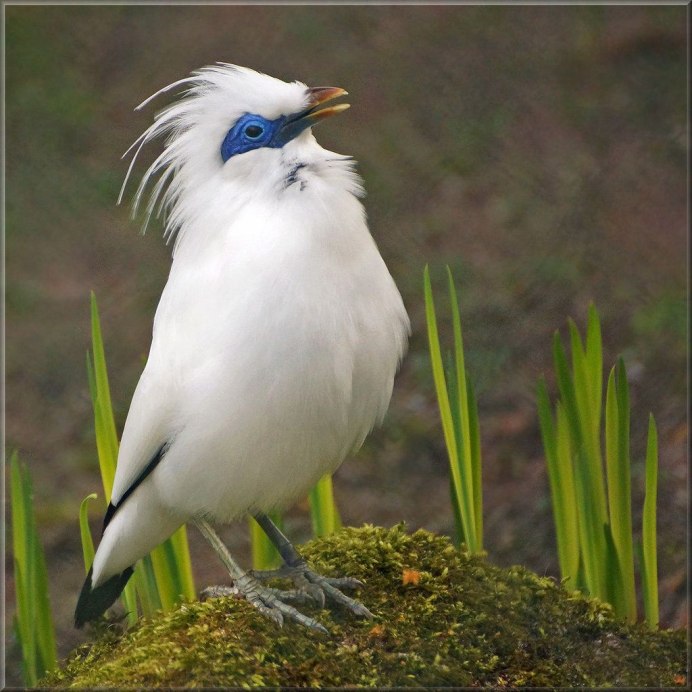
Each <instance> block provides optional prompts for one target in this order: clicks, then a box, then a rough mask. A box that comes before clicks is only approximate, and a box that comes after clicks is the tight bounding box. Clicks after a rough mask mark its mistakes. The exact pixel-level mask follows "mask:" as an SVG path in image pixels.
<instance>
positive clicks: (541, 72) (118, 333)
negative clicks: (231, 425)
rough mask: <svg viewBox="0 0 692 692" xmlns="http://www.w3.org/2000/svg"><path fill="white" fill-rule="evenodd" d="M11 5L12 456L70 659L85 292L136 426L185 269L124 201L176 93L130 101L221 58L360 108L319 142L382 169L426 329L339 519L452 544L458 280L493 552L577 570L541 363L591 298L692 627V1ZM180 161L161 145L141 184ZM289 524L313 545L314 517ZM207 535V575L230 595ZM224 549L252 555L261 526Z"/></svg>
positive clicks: (666, 610) (373, 200)
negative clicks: (176, 272) (653, 466)
mask: <svg viewBox="0 0 692 692" xmlns="http://www.w3.org/2000/svg"><path fill="white" fill-rule="evenodd" d="M4 9H5V31H6V35H5V51H6V53H5V58H6V62H5V70H6V83H5V88H6V106H5V108H6V110H5V118H6V171H5V172H6V188H5V192H6V201H5V204H6V208H5V211H6V219H5V220H6V229H5V231H6V241H5V242H6V268H5V270H6V303H5V311H6V312H5V319H6V354H5V358H6V360H5V364H6V445H7V449H10V450H11V449H14V448H16V449H18V450H19V452H20V455H21V457H22V459H23V460H24V461H25V462H27V463H28V465H29V468H30V470H31V472H32V474H33V477H34V484H35V495H36V507H37V512H38V522H39V531H40V533H41V536H42V539H43V542H44V546H45V548H46V551H47V562H48V572H49V576H50V579H51V582H52V590H51V602H52V605H53V609H54V613H55V619H56V625H57V628H58V635H59V648H60V654H61V655H64V654H66V653H67V651H69V649H70V648H71V647H73V646H74V645H75V644H77V643H79V642H80V641H84V640H85V639H86V635H85V634H84V633H83V632H76V631H75V630H73V628H72V612H73V608H74V604H75V601H76V597H77V593H78V590H79V588H80V586H81V583H82V580H83V577H84V570H83V566H82V555H81V547H80V540H79V531H78V524H77V512H78V508H79V503H80V501H81V500H82V498H83V497H84V496H85V495H86V494H88V493H89V492H92V491H96V492H98V493H99V494H102V489H101V487H100V477H99V473H98V467H97V459H96V452H95V447H94V436H93V425H92V411H91V403H90V400H89V392H88V383H87V377H86V371H85V352H86V350H87V348H88V347H89V344H90V333H89V291H90V290H91V289H93V290H94V291H95V292H96V295H97V298H98V300H99V304H100V308H101V319H102V325H103V330H104V337H105V343H106V354H107V357H108V365H109V369H110V376H111V387H112V394H113V399H114V406H115V411H116V418H117V422H118V426H119V429H122V424H123V422H124V419H125V416H126V413H127V409H128V405H129V401H130V397H131V395H132V392H133V390H134V387H135V384H136V382H137V379H138V377H139V374H140V372H141V370H142V367H143V363H144V360H145V358H146V355H147V351H148V347H149V340H150V334H151V322H152V318H153V314H154V310H155V308H156V304H157V301H158V297H159V294H160V292H161V289H162V287H163V285H164V283H165V281H166V276H167V272H168V268H169V263H170V248H169V247H166V245H165V244H164V242H163V240H162V238H161V233H160V231H161V228H160V225H157V224H153V225H152V226H150V228H149V231H148V233H147V234H146V235H145V236H142V235H141V234H140V233H139V229H140V221H139V220H137V221H135V222H133V221H131V220H130V219H129V211H130V210H129V203H130V200H131V193H132V190H130V191H129V193H130V194H129V195H128V196H127V197H126V198H127V200H128V201H127V204H124V205H123V206H121V207H117V206H116V205H115V201H116V198H117V194H118V190H119V187H120V184H121V182H122V179H123V177H124V174H125V170H126V166H127V162H126V161H121V159H120V157H121V155H122V153H123V152H124V151H125V150H126V149H127V147H128V146H129V144H130V143H131V142H132V141H133V140H134V139H135V138H136V137H137V135H138V134H139V133H140V132H141V131H142V130H143V129H144V128H145V127H146V126H147V125H148V123H149V122H150V121H151V118H152V116H153V113H154V112H155V111H156V109H158V108H160V107H162V106H163V105H165V103H167V102H168V101H167V99H165V98H164V99H163V100H160V101H159V102H157V103H155V104H154V105H153V106H152V107H150V108H148V109H146V110H145V111H143V112H136V113H135V112H133V108H134V107H135V106H136V105H137V104H138V103H140V102H141V101H142V100H143V99H144V98H146V97H147V96H148V95H150V94H151V93H153V92H154V91H156V90H157V89H158V88H160V87H161V86H163V85H166V84H168V83H170V82H172V81H174V80H176V79H178V78H180V77H183V76H185V75H187V74H188V73H189V72H190V71H191V70H193V69H195V68H198V67H201V66H203V65H206V64H209V63H213V62H215V61H227V62H233V63H237V64H241V65H246V66H249V67H252V68H254V69H257V70H260V71H264V72H267V73H269V74H272V75H274V76H277V77H280V78H283V79H286V80H293V79H299V80H301V81H304V82H306V83H307V84H308V85H322V84H330V85H335V86H342V87H344V88H346V89H348V91H349V92H350V96H349V101H350V102H351V104H352V108H351V110H350V111H349V112H348V113H347V114H346V115H345V116H343V117H341V118H338V119H335V120H333V121H331V122H330V123H329V124H328V125H327V126H323V127H322V128H320V129H319V130H318V131H317V136H318V139H319V140H320V143H321V144H322V145H323V146H325V147H326V148H329V149H333V150H335V151H338V152H341V153H345V154H353V155H354V156H355V157H356V158H357V159H358V161H359V162H360V172H361V174H362V175H363V177H364V179H365V186H366V189H367V191H368V196H367V198H366V200H365V204H366V206H367V210H368V213H369V218H370V224H371V228H372V232H373V235H374V237H375V239H376V240H377V243H378V244H379V246H380V249H381V251H382V254H383V256H384V257H385V260H386V261H387V263H388V265H389V267H390V271H391V272H392V274H393V276H394V278H395V279H396V281H397V283H398V285H399V287H400V290H401V292H402V294H403V296H404V300H405V302H406V305H407V307H408V310H409V312H410V315H411V318H412V322H413V336H412V339H411V345H410V354H409V356H408V358H407V359H406V361H405V363H404V366H403V368H402V371H401V373H400V375H399V378H398V380H397V383H396V387H395V394H394V398H393V402H392V406H391V410H390V412H389V414H388V417H387V420H386V423H385V425H384V427H383V428H382V429H381V430H379V431H377V432H376V433H374V434H373V435H372V436H371V437H370V438H369V439H368V441H367V442H366V444H365V446H364V447H363V449H362V450H361V451H360V452H359V453H358V454H357V455H356V456H355V458H354V459H351V460H348V461H347V462H346V464H344V466H342V468H341V469H340V470H339V471H338V473H337V474H336V477H335V492H336V497H337V502H338V505H339V509H340V511H341V514H342V517H343V520H344V523H346V524H351V525H360V524H362V523H363V522H369V523H374V524H381V525H385V526H387V525H391V524H393V523H396V522H399V521H402V520H404V521H406V522H407V523H408V525H409V526H410V528H411V529H415V528H418V527H424V528H427V529H430V530H432V531H437V532H442V533H451V532H452V530H453V517H452V510H451V505H450V503H449V481H448V471H447V458H446V452H445V449H444V444H443V439H442V432H441V428H440V424H439V419H438V414H437V409H436V403H435V397H434V391H433V384H432V376H431V372H430V366H429V361H428V356H427V345H426V335H425V328H424V313H423V301H422V272H423V267H424V265H425V264H426V263H429V264H430V266H431V271H432V276H433V281H434V286H435V287H436V288H437V296H438V297H437V303H438V312H439V313H440V314H441V315H443V316H444V319H443V325H442V326H443V335H445V336H448V335H449V329H448V327H449V324H448V322H447V316H448V304H447V303H446V302H445V295H444V294H445V290H446V286H445V284H444V275H443V272H444V264H445V263H449V264H450V265H451V267H452V269H453V271H454V273H455V276H456V279H457V283H458V286H459V288H460V300H461V310H462V320H463V325H464V329H465V345H466V352H467V366H468V369H469V371H470V374H471V378H472V379H473V381H474V383H475V385H476V389H477V392H478V397H479V406H480V425H481V435H482V453H483V462H484V469H483V473H484V479H483V482H484V500H485V522H486V534H485V547H486V549H487V551H488V555H489V559H490V560H491V561H492V562H494V563H496V564H500V565H509V564H513V563H520V564H523V565H526V566H528V567H530V568H532V569H534V570H536V571H537V572H539V573H541V574H551V575H557V574H558V569H557V556H556V551H555V542H554V531H553V523H552V514H551V510H550V504H549V495H548V485H547V479H546V473H545V464H544V459H543V453H542V448H541V442H540V436H539V430H538V421H537V415H536V406H535V385H536V380H537V378H538V376H539V375H540V374H545V375H546V376H547V378H548V380H549V382H550V383H552V382H553V380H552V379H551V378H552V375H551V370H552V363H551V337H552V334H553V332H554V330H555V329H558V328H560V329H562V330H563V333H564V328H565V324H566V319H567V317H568V316H571V317H572V318H574V319H575V320H576V322H577V324H578V325H579V326H580V328H583V327H584V325H585V319H586V310H587V307H588V304H589V302H590V301H594V302H595V304H596V306H597V308H598V309H599V311H600V313H601V317H602V322H603V332H604V347H605V357H604V364H605V365H606V366H607V367H608V368H609V367H610V365H611V364H612V363H614V360H615V358H616V356H617V354H620V353H621V354H623V355H624V357H625V360H626V363H627V367H628V372H629V374H630V376H631V383H630V384H631V388H632V403H633V413H632V434H633V447H632V456H633V463H634V478H633V494H634V500H633V507H634V512H635V520H634V522H635V527H639V525H640V514H641V506H642V501H643V497H642V496H643V492H642V488H643V452H644V440H645V435H646V421H647V416H648V412H649V411H652V412H653V413H654V415H655V417H656V420H657V423H658V426H659V432H660V444H661V450H660V481H659V483H660V485H659V572H660V582H661V583H660V588H661V619H662V624H663V625H664V626H682V625H684V624H685V623H686V622H687V604H686V564H687V555H686V525H687V441H688V429H687V338H686V337H687V297H688V296H687V192H688V190H687V184H686V175H687V154H688V149H687V146H688V142H687V81H686V78H687V74H686V49H687V45H686V43H687V37H686V12H687V10H686V8H685V7H684V6H680V7H674V6H672V7H671V6H653V7H642V6H628V7H625V6H610V7H605V6H583V7H570V6H542V7H541V6H532V7H490V6H486V7H472V6H436V7H406V6H389V7H385V6H382V7H366V6H351V7H336V6H293V7H280V6H187V7H182V6H171V7H166V6H148V7H144V6H142V7H138V6H110V7H108V6H91V7H89V6H63V7H59V6H33V7H30V6H6V7H5V8H4ZM157 151H159V148H158V145H152V146H151V147H149V150H148V151H146V152H143V159H142V161H140V162H139V163H138V167H137V173H138V174H141V173H142V172H143V170H144V167H145V164H146V161H147V157H149V158H148V160H151V158H152V157H153V156H155V155H156V153H157ZM553 391H554V388H553ZM93 504H94V505H96V504H97V503H93ZM97 515H98V511H97V508H96V507H94V516H93V524H92V525H93V528H94V531H95V535H96V534H97V533H98V526H99V525H100V516H97ZM286 527H287V531H288V533H289V534H290V535H291V536H292V537H293V538H295V539H297V540H299V541H302V540H305V539H306V538H308V537H309V535H310V525H309V519H308V514H307V505H306V503H305V502H303V503H299V504H298V505H297V506H296V508H295V509H294V510H292V511H291V512H290V513H289V514H288V516H287V520H286ZM189 535H190V541H191V544H192V546H191V547H192V551H193V564H194V568H195V573H196V577H197V582H198V586H199V587H200V588H201V587H202V586H204V585H207V584H209V583H213V582H214V581H217V582H218V581H219V580H224V578H225V577H224V571H223V568H222V567H221V565H220V563H218V561H217V560H216V558H215V557H214V556H213V555H212V554H211V553H210V552H209V550H208V549H207V548H206V547H205V546H204V545H203V544H202V541H201V540H200V539H199V537H198V536H197V535H196V534H195V533H194V530H190V532H189ZM223 535H224V537H225V538H226V540H227V541H228V543H229V545H230V547H231V549H232V550H234V551H236V552H237V553H238V557H239V559H240V560H241V561H242V562H244V563H245V564H248V561H249V551H248V548H249V544H248V538H247V530H246V525H245V523H244V522H241V523H239V524H238V525H235V526H233V527H230V528H228V529H226V530H225V531H224V532H223ZM7 548H8V549H7V555H6V586H7V588H6V599H7V608H6V624H7V627H8V629H7V635H8V636H7V655H8V659H7V671H8V684H12V683H17V682H18V681H19V679H20V678H19V677H18V675H19V672H18V663H17V661H18V651H17V647H16V643H15V642H14V638H13V635H12V632H11V629H10V624H11V618H12V613H13V609H14V588H13V583H12V576H11V569H12V554H11V546H10V543H9V541H8V542H7Z"/></svg>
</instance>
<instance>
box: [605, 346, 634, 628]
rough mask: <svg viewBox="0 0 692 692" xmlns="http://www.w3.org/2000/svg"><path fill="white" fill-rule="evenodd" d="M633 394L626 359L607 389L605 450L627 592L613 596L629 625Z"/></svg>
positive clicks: (617, 547)
mask: <svg viewBox="0 0 692 692" xmlns="http://www.w3.org/2000/svg"><path fill="white" fill-rule="evenodd" d="M629 415H630V414H629V394H628V391H627V374H626V372H625V365H624V363H623V361H622V358H620V359H619V360H618V363H617V365H616V367H614V368H613V369H612V370H611V371H610V375H609V376H608V385H607V388H606V417H605V448H606V475H607V479H608V509H609V513H610V529H611V533H612V542H613V546H614V548H615V550H616V554H617V559H618V565H619V573H620V576H621V587H622V589H623V593H622V594H621V595H620V594H618V595H614V596H613V599H614V600H613V603H614V604H616V606H620V605H621V607H622V609H621V610H618V609H617V608H616V612H617V613H618V614H619V615H621V616H622V617H624V618H626V619H627V620H628V621H629V622H636V620H637V596H636V591H635V584H634V549H633V544H632V507H631V504H632V500H631V492H632V491H631V476H630V455H629V436H630V430H629Z"/></svg>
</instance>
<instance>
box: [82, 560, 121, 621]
mask: <svg viewBox="0 0 692 692" xmlns="http://www.w3.org/2000/svg"><path fill="white" fill-rule="evenodd" d="M133 571H134V569H133V568H132V567H128V568H127V569H126V570H125V571H123V572H121V573H120V574H116V575H114V576H112V577H111V578H110V579H108V581H106V582H104V583H103V584H101V585H100V586H97V587H96V588H95V589H92V588H91V575H92V572H93V568H91V569H89V574H87V577H86V579H85V580H84V586H82V591H81V592H80V594H79V600H78V601H77V607H76V609H75V613H74V626H75V627H76V628H77V629H82V627H84V625H85V624H86V623H87V622H91V621H92V620H96V618H98V617H100V616H101V615H103V613H105V612H106V610H108V608H110V606H112V605H113V603H115V600H116V599H117V598H118V596H120V594H121V593H122V590H123V589H124V588H125V584H127V582H128V580H129V579H130V577H131V576H132V572H133Z"/></svg>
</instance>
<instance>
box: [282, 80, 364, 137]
mask: <svg viewBox="0 0 692 692" xmlns="http://www.w3.org/2000/svg"><path fill="white" fill-rule="evenodd" d="M346 94H348V92H347V91H346V90H345V89H341V88H340V87H312V88H310V89H308V107H307V108H306V109H305V110H303V111H300V112H298V113H295V114H294V115H289V116H288V118H287V119H286V122H285V123H284V124H283V127H282V128H281V130H280V135H281V139H282V140H283V141H284V142H288V141H290V140H292V139H293V138H294V137H297V136H298V135H299V134H300V133H301V132H302V131H303V130H306V129H307V128H308V127H312V126H313V125H317V123H319V122H322V120H324V119H325V118H328V117H329V116H331V115H336V114H337V113H341V112H343V111H345V110H346V109H347V108H350V107H351V106H350V104H348V103H337V104H336V105H334V106H328V107H327V108H320V106H322V104H324V103H327V101H332V100H333V99H336V98H339V97H340V96H345V95H346Z"/></svg>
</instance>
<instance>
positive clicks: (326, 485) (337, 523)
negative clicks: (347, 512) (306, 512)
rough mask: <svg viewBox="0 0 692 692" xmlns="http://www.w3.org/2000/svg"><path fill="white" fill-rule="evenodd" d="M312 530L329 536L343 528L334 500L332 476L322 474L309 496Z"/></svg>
mask: <svg viewBox="0 0 692 692" xmlns="http://www.w3.org/2000/svg"><path fill="white" fill-rule="evenodd" d="M308 502H309V504H310V518H311V521H312V531H313V534H314V535H315V536H319V537H321V536H329V535H330V534H332V533H334V532H335V531H337V530H338V529H339V528H341V518H340V517H339V512H338V510H337V508H336V503H335V502H334V489H333V487H332V477H331V475H329V474H327V475H325V476H322V478H320V480H319V481H317V484H316V485H315V487H314V488H313V489H312V490H311V491H310V495H309V496H308Z"/></svg>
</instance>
